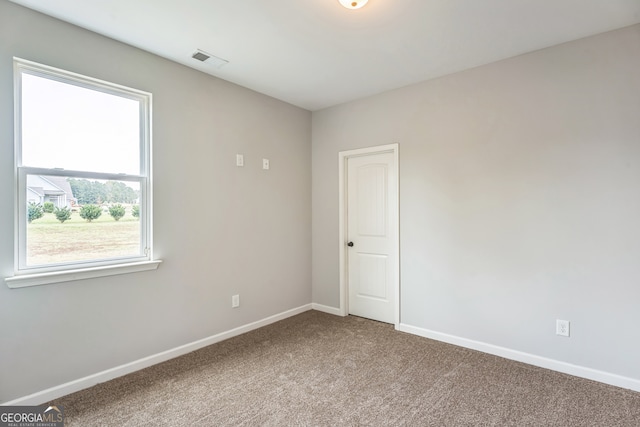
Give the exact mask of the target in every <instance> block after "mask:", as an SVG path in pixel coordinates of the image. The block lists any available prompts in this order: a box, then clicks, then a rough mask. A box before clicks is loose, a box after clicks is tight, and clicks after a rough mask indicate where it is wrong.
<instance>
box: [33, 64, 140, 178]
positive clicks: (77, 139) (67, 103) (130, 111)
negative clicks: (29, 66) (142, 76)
mask: <svg viewBox="0 0 640 427" xmlns="http://www.w3.org/2000/svg"><path fill="white" fill-rule="evenodd" d="M21 117H22V129H21V130H22V165H23V166H30V167H41V168H63V169H67V170H80V171H91V172H110V173H126V174H131V175H137V174H139V173H140V102H139V101H137V100H132V99H128V98H124V97H122V96H116V95H112V94H108V93H105V92H100V91H97V90H91V89H86V88H83V87H79V86H76V85H72V84H68V83H61V82H59V81H56V80H51V79H46V78H43V77H38V76H35V75H31V74H28V73H22V112H21Z"/></svg>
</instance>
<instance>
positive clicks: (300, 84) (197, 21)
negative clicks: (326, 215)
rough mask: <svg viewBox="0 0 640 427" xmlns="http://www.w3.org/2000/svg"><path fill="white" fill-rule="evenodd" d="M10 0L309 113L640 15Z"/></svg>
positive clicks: (442, 3) (509, 1) (281, 1)
mask: <svg viewBox="0 0 640 427" xmlns="http://www.w3.org/2000/svg"><path fill="white" fill-rule="evenodd" d="M12 1H13V2H14V3H18V4H21V5H23V6H26V7H29V8H32V9H35V10H38V11H40V12H43V13H46V14H48V15H51V16H54V17H57V18H60V19H62V20H64V21H68V22H71V23H73V24H76V25H79V26H81V27H84V28H87V29H90V30H93V31H96V32H98V33H101V34H104V35H106V36H109V37H112V38H114V39H116V40H120V41H123V42H125V43H128V44H131V45H133V46H137V47H139V48H142V49H144V50H147V51H150V52H153V53H155V54H157V55H160V56H163V57H165V58H169V59H172V60H174V61H176V62H179V63H182V64H184V65H187V66H189V67H193V68H196V69H198V70H201V71H203V72H206V73H209V74H212V75H214V76H217V77H220V78H222V79H225V80H228V81H231V82H234V83H237V84H239V85H242V86H245V87H248V88H251V89H253V90H256V91H258V92H262V93H264V94H267V95H270V96H273V97H275V98H278V99H281V100H283V101H286V102H289V103H291V104H294V105H297V106H300V107H303V108H306V109H308V110H312V111H313V110H318V109H321V108H324V107H328V106H332V105H336V104H340V103H343V102H347V101H351V100H354V99H358V98H362V97H365V96H368V95H373V94H376V93H380V92H383V91H386V90H389V89H394V88H398V87H402V86H406V85H409V84H412V83H416V82H420V81H423V80H428V79H431V78H434V77H439V76H442V75H445V74H450V73H454V72H457V71H461V70H464V69H468V68H472V67H476V66H478V65H482V64H487V63H490V62H494V61H497V60H500V59H504V58H508V57H512V56H515V55H519V54H522V53H526V52H531V51H533V50H537V49H541V48H544V47H548V46H553V45H556V44H559V43H563V42H567V41H570V40H575V39H578V38H582V37H586V36H590V35H593V34H598V33H601V32H605V31H609V30H613V29H616V28H621V27H625V26H628V25H632V24H635V23H638V22H640V0H369V3H368V4H367V5H366V6H365V7H364V8H362V9H359V10H347V9H344V8H343V7H342V6H340V4H339V3H338V0H180V1H178V0H90V1H88V0H12ZM196 49H202V50H204V51H206V52H209V53H212V54H214V55H216V56H219V57H222V58H224V59H226V60H228V61H229V63H228V64H227V65H225V66H224V67H222V68H220V69H218V68H215V67H213V66H210V65H207V64H206V63H205V64H203V63H200V62H197V61H196V60H194V59H192V58H191V55H192V54H193V53H194V52H195V51H196Z"/></svg>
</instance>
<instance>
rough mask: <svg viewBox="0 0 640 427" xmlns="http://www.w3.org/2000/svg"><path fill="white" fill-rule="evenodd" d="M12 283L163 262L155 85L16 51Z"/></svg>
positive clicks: (144, 267) (39, 281)
mask: <svg viewBox="0 0 640 427" xmlns="http://www.w3.org/2000/svg"><path fill="white" fill-rule="evenodd" d="M14 65H15V106H16V107H15V119H16V120H15V124H16V125H15V135H16V136H15V153H16V155H15V159H16V180H17V186H16V188H17V195H16V198H15V200H16V230H17V231H16V239H15V240H16V242H15V245H16V250H15V252H16V262H15V275H14V277H11V278H7V279H5V280H6V282H7V284H8V285H9V286H10V287H19V286H29V285H37V284H44V283H51V282H59V281H66V280H75V279H78V278H86V277H95V276H102V275H110V274H121V273H124V272H130V271H140V270H147V269H152V268H157V264H158V262H159V261H154V260H153V256H152V251H151V200H150V198H151V179H150V178H151V175H150V166H151V150H150V148H151V141H150V116H151V112H150V108H151V94H149V93H146V92H142V91H139V90H135V89H130V88H125V87H122V86H119V85H115V84H112V83H107V82H104V81H99V80H96V79H93V78H89V77H84V76H80V75H77V74H73V73H70V72H66V71H63V70H59V69H55V68H51V67H48V66H44V65H40V64H36V63H33V62H30V61H25V60H22V59H15V60H14Z"/></svg>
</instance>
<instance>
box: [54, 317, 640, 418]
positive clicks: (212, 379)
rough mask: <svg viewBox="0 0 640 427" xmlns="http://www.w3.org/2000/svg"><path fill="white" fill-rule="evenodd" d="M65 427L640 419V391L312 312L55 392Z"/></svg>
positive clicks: (378, 325)
mask: <svg viewBox="0 0 640 427" xmlns="http://www.w3.org/2000/svg"><path fill="white" fill-rule="evenodd" d="M53 403H55V404H58V405H63V406H64V410H65V414H66V417H67V423H66V426H68V427H70V426H83V427H84V426H606V427H610V426H640V393H636V392H632V391H629V390H624V389H620V388H616V387H611V386H607V385H604V384H600V383H596V382H593V381H588V380H584V379H580V378H576V377H571V376H568V375H564V374H560V373H557V372H553V371H549V370H545V369H541V368H536V367H533V366H529V365H525V364H522V363H518V362H513V361H509V360H506V359H502V358H499V357H495V356H491V355H487V354H483V353H480V352H476V351H472V350H467V349H464V348H460V347H456V346H452V345H448V344H444V343H440V342H437V341H432V340H428V339H425V338H421V337H417V336H414V335H410V334H405V333H401V332H397V331H394V329H393V327H392V326H391V325H387V324H383V323H378V322H374V321H370V320H365V319H361V318H358V317H353V316H349V317H346V318H341V317H336V316H331V315H328V314H324V313H320V312H317V311H309V312H306V313H303V314H300V315H298V316H295V317H292V318H289V319H286V320H283V321H280V322H277V323H275V324H273V325H270V326H267V327H264V328H262V329H259V330H256V331H253V332H249V333H247V334H244V335H241V336H238V337H235V338H232V339H229V340H227V341H224V342H221V343H218V344H215V345H212V346H209V347H206V348H204V349H201V350H198V351H196V352H193V353H190V354H187V355H185V356H181V357H179V358H176V359H173V360H170V361H168V362H165V363H161V364H159V365H155V366H153V367H150V368H147V369H144V370H142V371H138V372H135V373H133V374H130V375H127V376H124V377H121V378H117V379H115V380H112V381H109V382H106V383H103V384H99V385H97V386H95V387H92V388H90V389H87V390H83V391H80V392H78V393H74V394H71V395H69V396H66V397H63V398H61V399H57V400H56V401H55V402H53Z"/></svg>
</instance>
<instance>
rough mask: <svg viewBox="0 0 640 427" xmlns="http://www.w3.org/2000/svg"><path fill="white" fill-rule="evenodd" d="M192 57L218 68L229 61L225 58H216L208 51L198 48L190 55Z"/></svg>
mask: <svg viewBox="0 0 640 427" xmlns="http://www.w3.org/2000/svg"><path fill="white" fill-rule="evenodd" d="M191 57H192V58H193V59H197V60H198V61H200V62H204V63H207V64H210V65H213V66H214V67H216V68H220V67H222V66H223V65H226V64H228V63H229V61H227V60H226V59H222V58H218V57H217V56H215V55H211V54H210V53H207V52H204V51H202V50H200V49H198V50H197V51H196V52H195V53H194V54H193V55H191Z"/></svg>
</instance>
